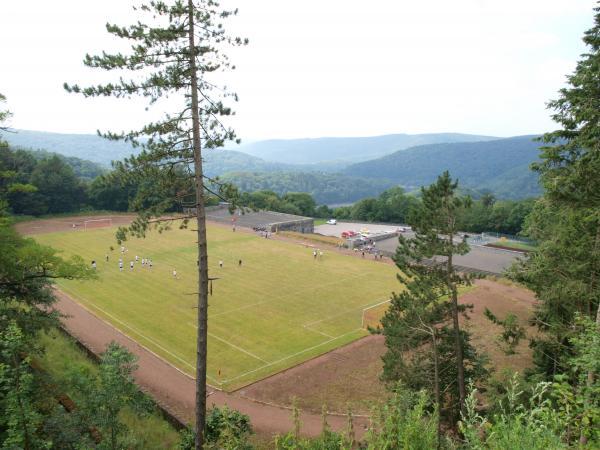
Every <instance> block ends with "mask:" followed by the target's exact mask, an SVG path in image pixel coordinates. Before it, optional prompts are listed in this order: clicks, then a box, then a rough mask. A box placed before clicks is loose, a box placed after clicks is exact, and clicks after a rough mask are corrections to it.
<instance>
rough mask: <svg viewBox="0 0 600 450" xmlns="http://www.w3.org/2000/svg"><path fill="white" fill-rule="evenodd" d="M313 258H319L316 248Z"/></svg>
mask: <svg viewBox="0 0 600 450" xmlns="http://www.w3.org/2000/svg"><path fill="white" fill-rule="evenodd" d="M313 258H314V259H317V251H316V250H313Z"/></svg>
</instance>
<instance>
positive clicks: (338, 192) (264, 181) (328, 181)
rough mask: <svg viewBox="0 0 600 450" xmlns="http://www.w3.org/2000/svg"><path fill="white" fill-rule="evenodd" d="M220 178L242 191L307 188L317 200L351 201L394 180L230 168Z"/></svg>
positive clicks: (378, 192)
mask: <svg viewBox="0 0 600 450" xmlns="http://www.w3.org/2000/svg"><path fill="white" fill-rule="evenodd" d="M221 179H222V180H224V181H228V182H232V183H234V184H235V185H236V186H238V187H239V188H240V189H241V190H242V191H244V192H253V191H258V190H270V191H274V192H276V193H277V194H280V195H282V194H285V193H287V192H308V193H309V194H311V195H312V196H313V198H314V199H315V201H316V202H317V203H319V204H328V205H331V204H337V203H351V202H354V201H357V200H360V199H362V198H365V197H375V196H377V195H379V194H380V193H382V192H383V191H385V190H386V189H388V188H390V187H392V186H393V185H394V183H393V182H392V181H390V180H384V179H378V180H374V179H366V178H360V177H351V176H346V175H340V174H331V173H315V172H277V173H256V172H231V173H227V174H225V175H223V176H222V177H221Z"/></svg>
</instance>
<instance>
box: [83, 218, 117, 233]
mask: <svg viewBox="0 0 600 450" xmlns="http://www.w3.org/2000/svg"><path fill="white" fill-rule="evenodd" d="M103 227H112V218H111V217H105V218H102V219H89V220H84V222H83V229H84V230H86V231H87V230H89V229H92V228H103Z"/></svg>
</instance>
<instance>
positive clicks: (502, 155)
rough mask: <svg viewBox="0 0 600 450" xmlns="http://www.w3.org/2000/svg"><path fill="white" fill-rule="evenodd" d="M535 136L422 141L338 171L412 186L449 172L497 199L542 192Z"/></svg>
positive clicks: (469, 186)
mask: <svg viewBox="0 0 600 450" xmlns="http://www.w3.org/2000/svg"><path fill="white" fill-rule="evenodd" d="M534 137H535V136H518V137H513V138H507V139H496V140H493V141H486V142H470V143H469V142H462V143H445V144H431V145H421V146H417V147H413V148H410V149H407V150H403V151H398V152H395V153H393V154H391V155H388V156H385V157H383V158H378V159H374V160H371V161H366V162H361V163H358V164H353V165H351V166H348V167H347V168H346V169H345V170H344V171H343V172H342V173H344V174H345V175H350V176H358V177H364V178H377V179H379V178H386V179H389V180H392V181H394V182H396V183H398V184H400V185H401V186H404V187H405V188H407V189H414V188H418V187H420V186H423V185H427V184H430V183H432V182H433V181H434V180H435V179H436V177H437V176H438V175H439V174H440V173H442V172H443V171H444V170H449V171H450V173H451V174H452V176H453V177H454V178H458V179H459V181H460V183H461V185H462V186H463V187H465V188H472V189H477V190H490V191H492V192H494V193H495V194H496V195H498V196H499V197H501V198H514V199H516V198H524V197H529V196H534V195H539V194H540V193H541V189H540V187H539V185H538V181H537V175H536V174H535V173H533V172H531V171H530V170H529V165H530V164H531V163H532V162H533V161H536V160H537V159H538V154H539V150H538V147H539V146H540V144H539V143H538V142H534V141H533V138H534Z"/></svg>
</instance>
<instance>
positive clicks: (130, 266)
mask: <svg viewBox="0 0 600 450" xmlns="http://www.w3.org/2000/svg"><path fill="white" fill-rule="evenodd" d="M129 270H133V261H129Z"/></svg>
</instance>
